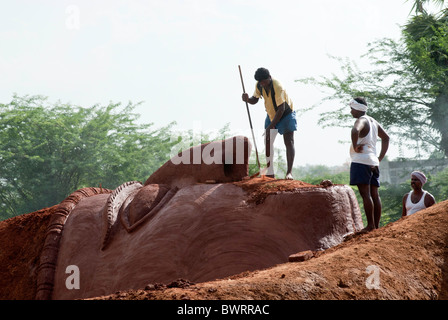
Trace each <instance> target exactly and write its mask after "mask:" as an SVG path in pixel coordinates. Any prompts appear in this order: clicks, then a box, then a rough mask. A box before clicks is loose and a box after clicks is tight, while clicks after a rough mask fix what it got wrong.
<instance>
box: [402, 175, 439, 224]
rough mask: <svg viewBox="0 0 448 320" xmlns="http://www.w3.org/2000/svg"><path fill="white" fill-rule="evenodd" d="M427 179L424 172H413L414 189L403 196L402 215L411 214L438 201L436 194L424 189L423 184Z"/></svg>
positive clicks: (412, 185) (412, 184)
mask: <svg viewBox="0 0 448 320" xmlns="http://www.w3.org/2000/svg"><path fill="white" fill-rule="evenodd" d="M426 181H427V178H426V176H425V174H424V173H423V172H420V171H414V172H412V173H411V187H412V191H411V192H409V193H406V194H405V195H404V196H403V211H402V214H401V216H402V217H406V216H410V215H411V214H413V213H416V212H417V211H420V210H423V209H426V208H429V207H430V206H432V205H434V204H435V203H436V200H435V199H434V196H433V195H432V194H430V193H429V192H428V191H425V190H423V185H424V184H425V183H426Z"/></svg>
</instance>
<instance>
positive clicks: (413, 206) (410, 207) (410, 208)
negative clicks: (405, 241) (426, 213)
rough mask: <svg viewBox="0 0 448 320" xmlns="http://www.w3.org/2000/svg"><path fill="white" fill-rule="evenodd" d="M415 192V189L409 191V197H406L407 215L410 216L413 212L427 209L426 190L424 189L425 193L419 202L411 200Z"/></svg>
mask: <svg viewBox="0 0 448 320" xmlns="http://www.w3.org/2000/svg"><path fill="white" fill-rule="evenodd" d="M413 192H414V191H411V192H409V193H408V198H407V199H406V215H407V216H410V215H411V214H413V213H416V212H417V211H420V210H423V209H426V206H425V197H426V191H425V190H423V195H422V197H421V198H420V200H419V202H417V203H413V202H412V201H411V196H412V193H413Z"/></svg>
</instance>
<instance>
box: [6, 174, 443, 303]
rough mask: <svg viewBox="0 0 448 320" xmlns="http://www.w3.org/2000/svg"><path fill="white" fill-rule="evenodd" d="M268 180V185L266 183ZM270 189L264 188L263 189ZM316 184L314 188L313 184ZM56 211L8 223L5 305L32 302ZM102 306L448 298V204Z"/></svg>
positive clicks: (262, 192) (274, 187)
mask: <svg viewBox="0 0 448 320" xmlns="http://www.w3.org/2000/svg"><path fill="white" fill-rule="evenodd" d="M259 182H260V181H259ZM286 184H291V186H292V184H297V186H296V187H307V185H306V184H303V183H301V182H297V181H296V182H294V181H292V182H289V181H285V180H276V181H272V182H269V183H266V182H263V184H257V181H255V180H254V181H253V184H252V185H251V186H248V185H246V187H248V188H251V190H252V192H253V193H252V194H253V196H254V201H262V200H263V198H264V197H265V196H267V194H268V193H270V192H273V193H275V192H279V191H281V189H282V188H287V189H290V188H291V186H285V185H286ZM261 186H262V188H260V187H261ZM308 186H310V185H308ZM54 210H55V207H52V208H47V209H42V210H39V211H36V212H33V213H29V214H25V215H21V216H17V217H14V218H11V219H8V220H5V221H1V222H0V243H1V250H0V299H2V300H8V299H17V300H31V299H34V297H35V294H36V274H37V270H36V269H37V267H38V265H39V258H40V253H41V250H42V247H43V243H44V239H45V235H46V234H45V233H46V229H47V225H48V222H49V218H50V215H51V213H52V212H54ZM95 299H99V300H146V299H149V300H177V299H191V300H203V299H208V300H221V299H223V300H224V299H235V300H246V299H274V300H281V299H287V300H300V299H313V300H318V299H335V300H347V299H379V300H383V299H386V300H387V299H411V300H430V299H448V201H444V202H441V203H438V204H436V205H434V206H433V207H431V208H428V209H426V210H423V211H420V212H418V213H415V214H414V215H412V216H410V217H407V218H402V219H400V220H398V221H396V222H393V223H390V224H388V225H387V226H385V227H382V228H380V229H377V230H374V231H372V232H370V233H367V234H362V235H356V236H354V237H352V238H351V239H349V240H346V241H345V242H343V243H341V244H339V245H337V246H334V247H332V248H330V249H327V250H325V251H323V252H314V256H313V257H312V258H311V259H309V260H306V261H303V262H288V263H283V264H279V265H276V266H273V267H271V268H267V269H264V270H257V271H252V272H243V273H240V274H238V275H234V276H231V277H226V278H224V279H217V280H215V281H210V282H203V283H196V284H194V283H191V282H190V281H189V280H188V279H178V280H177V281H174V282H172V283H167V284H163V283H148V284H147V285H146V287H145V288H141V289H139V290H128V291H120V292H116V293H115V294H112V295H108V296H102V297H97V298H95Z"/></svg>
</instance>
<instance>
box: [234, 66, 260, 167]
mask: <svg viewBox="0 0 448 320" xmlns="http://www.w3.org/2000/svg"><path fill="white" fill-rule="evenodd" d="M238 69H239V70H240V78H241V84H242V86H243V93H246V89H245V88H244V81H243V74H242V72H241V67H240V66H239V65H238ZM246 110H247V116H248V117H249V124H250V130H251V131H252V139H253V140H254V147H255V155H256V156H257V165H258V170H259V171H260V170H261V167H260V160H259V158H258V149H257V142H256V141H255V135H254V128H253V127H252V119H251V118H250V112H249V105H248V103H247V101H246Z"/></svg>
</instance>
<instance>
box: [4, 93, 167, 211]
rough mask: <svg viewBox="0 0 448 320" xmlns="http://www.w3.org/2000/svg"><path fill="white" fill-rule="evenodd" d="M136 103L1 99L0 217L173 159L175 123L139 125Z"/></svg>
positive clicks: (142, 175)
mask: <svg viewBox="0 0 448 320" xmlns="http://www.w3.org/2000/svg"><path fill="white" fill-rule="evenodd" d="M137 105H138V104H132V103H129V104H128V105H126V106H124V107H123V106H121V104H119V103H118V104H113V103H111V104H109V105H107V106H100V105H95V106H93V107H91V108H81V107H77V106H72V105H70V104H61V103H59V102H58V103H55V104H51V103H49V102H48V101H47V98H45V97H42V96H31V97H30V96H25V97H19V96H14V97H13V99H12V101H11V102H10V103H8V104H0V141H1V142H0V218H2V219H4V218H8V217H11V216H14V215H18V214H23V213H26V212H31V211H35V210H38V209H41V208H44V207H48V206H52V205H55V204H57V203H59V202H61V201H62V200H63V199H64V198H65V197H67V196H68V195H69V194H70V193H72V192H73V191H75V190H77V189H79V188H83V187H92V186H100V185H101V186H102V187H104V188H111V189H114V188H116V187H117V186H118V185H120V184H122V183H123V182H126V181H131V180H138V181H145V180H146V178H147V177H148V176H149V175H150V174H151V173H152V172H153V171H154V170H156V169H157V168H159V167H160V165H161V164H163V163H164V162H166V161H167V160H168V159H169V155H170V150H171V147H172V145H174V143H176V142H173V141H171V139H170V138H171V131H170V130H171V127H172V125H173V124H174V123H172V124H170V125H168V126H166V127H163V128H161V129H157V130H154V129H152V124H143V125H138V124H136V121H137V119H138V117H139V116H138V115H137V114H135V113H134V112H133V110H134V108H135V107H136V106H137Z"/></svg>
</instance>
